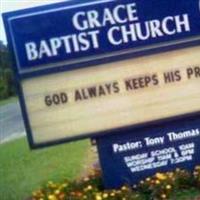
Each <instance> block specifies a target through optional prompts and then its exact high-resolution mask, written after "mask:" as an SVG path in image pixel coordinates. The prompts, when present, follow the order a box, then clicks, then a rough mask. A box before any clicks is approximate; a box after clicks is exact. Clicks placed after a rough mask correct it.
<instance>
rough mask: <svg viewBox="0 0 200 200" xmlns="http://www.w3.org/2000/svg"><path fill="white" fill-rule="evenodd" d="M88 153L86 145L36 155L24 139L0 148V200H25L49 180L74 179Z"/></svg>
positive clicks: (49, 149)
mask: <svg viewBox="0 0 200 200" xmlns="http://www.w3.org/2000/svg"><path fill="white" fill-rule="evenodd" d="M89 151H90V145H89V142H88V141H81V142H76V143H70V144H65V145H60V146H56V147H52V148H48V149H43V150H37V151H31V150H30V149H29V147H28V144H27V141H26V140H25V139H24V138H23V139H18V140H16V141H13V142H10V143H6V144H2V145H0V199H1V200H24V199H26V198H27V197H28V196H30V194H31V193H32V191H33V190H36V189H38V188H40V187H41V186H42V185H44V184H46V183H47V182H48V181H49V180H52V181H58V182H59V181H62V180H63V179H65V178H67V179H69V180H71V179H75V178H77V177H78V176H79V175H80V174H81V173H82V171H83V166H84V165H85V164H86V159H85V158H87V155H88V153H89Z"/></svg>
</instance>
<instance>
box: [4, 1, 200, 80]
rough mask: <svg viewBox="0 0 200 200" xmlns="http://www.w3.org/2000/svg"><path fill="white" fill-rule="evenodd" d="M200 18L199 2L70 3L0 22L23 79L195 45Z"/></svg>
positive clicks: (10, 16) (21, 13)
mask: <svg viewBox="0 0 200 200" xmlns="http://www.w3.org/2000/svg"><path fill="white" fill-rule="evenodd" d="M199 15H200V8H199V0H193V1H185V0H161V1H157V0H135V1H133V0H99V1H93V0H92V1H91V0H90V1H77V0H72V1H66V2H64V3H60V4H55V5H50V6H43V7H38V8H33V9H27V10H22V11H17V12H11V13H8V14H4V15H3V17H4V22H5V26H6V31H7V36H8V42H9V46H10V48H11V49H12V50H13V53H14V57H15V61H16V72H17V74H18V75H24V74H32V73H33V74H34V72H36V71H45V72H48V73H49V72H50V71H52V70H53V71H55V69H57V70H58V69H60V68H64V69H65V70H71V69H75V68H81V67H83V64H84V63H87V66H88V65H89V63H92V64H93V63H94V61H95V63H99V61H101V62H108V61H113V60H114V61H116V59H123V58H127V57H130V56H131V57H133V56H138V55H141V54H145V53H149V51H150V52H160V50H161V49H162V50H169V49H173V48H180V46H181V47H184V46H191V45H194V44H196V45H198V44H199V41H200V36H199V33H200V26H199ZM92 61H93V62H92ZM97 61H98V62H97ZM22 77H23V76H22Z"/></svg>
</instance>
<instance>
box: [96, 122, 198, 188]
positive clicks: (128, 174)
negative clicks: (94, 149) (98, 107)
mask: <svg viewBox="0 0 200 200" xmlns="http://www.w3.org/2000/svg"><path fill="white" fill-rule="evenodd" d="M97 146H98V151H99V157H100V162H101V167H102V169H103V178H104V184H105V186H106V187H107V188H109V189H110V188H119V187H121V186H122V185H124V184H128V185H130V186H133V185H134V184H138V183H139V182H140V181H142V180H145V179H146V178H147V177H151V176H153V175H155V174H156V173H158V172H169V171H173V170H175V169H176V168H181V169H186V170H188V171H192V170H193V169H194V167H195V166H197V165H199V164H200V156H199V154H200V118H199V119H197V118H193V119H192V118H190V119H187V120H181V121H175V122H171V123H165V124H162V125H159V126H158V125H157V126H153V127H148V128H142V129H136V130H132V131H129V132H124V134H123V136H122V135H121V133H120V134H114V135H109V136H106V137H105V136H104V137H100V138H97Z"/></svg>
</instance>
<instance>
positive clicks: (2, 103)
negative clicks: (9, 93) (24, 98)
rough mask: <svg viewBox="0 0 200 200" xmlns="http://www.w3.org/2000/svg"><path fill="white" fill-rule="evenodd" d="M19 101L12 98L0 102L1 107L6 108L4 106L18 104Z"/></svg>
mask: <svg viewBox="0 0 200 200" xmlns="http://www.w3.org/2000/svg"><path fill="white" fill-rule="evenodd" d="M17 100H18V98H17V97H10V98H8V99H5V100H0V106H4V105H6V104H9V103H14V102H17Z"/></svg>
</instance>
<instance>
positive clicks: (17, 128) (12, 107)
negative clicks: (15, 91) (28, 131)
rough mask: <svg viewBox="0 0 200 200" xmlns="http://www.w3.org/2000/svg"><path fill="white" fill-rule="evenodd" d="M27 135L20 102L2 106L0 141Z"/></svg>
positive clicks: (0, 112) (0, 113) (0, 109)
mask: <svg viewBox="0 0 200 200" xmlns="http://www.w3.org/2000/svg"><path fill="white" fill-rule="evenodd" d="M22 135H25V130H24V124H23V119H22V115H21V109H20V106H19V103H18V102H15V103H10V104H7V105H5V106H0V143H2V142H5V141H8V140H11V139H14V138H16V137H20V136H22Z"/></svg>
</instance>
